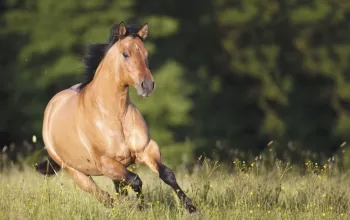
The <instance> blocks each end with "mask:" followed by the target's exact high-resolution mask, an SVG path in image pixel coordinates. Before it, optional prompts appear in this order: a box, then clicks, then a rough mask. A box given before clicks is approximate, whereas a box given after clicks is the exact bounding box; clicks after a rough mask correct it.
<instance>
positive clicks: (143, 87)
mask: <svg viewBox="0 0 350 220" xmlns="http://www.w3.org/2000/svg"><path fill="white" fill-rule="evenodd" d="M141 88H142V89H143V90H145V89H146V86H145V82H142V83H141Z"/></svg>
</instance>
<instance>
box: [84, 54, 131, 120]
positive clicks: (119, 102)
mask: <svg viewBox="0 0 350 220" xmlns="http://www.w3.org/2000/svg"><path fill="white" fill-rule="evenodd" d="M106 62H112V61H110V60H108V58H107V60H106V59H105V60H103V61H102V62H101V64H100V66H99V68H98V69H97V70H96V74H95V77H94V79H93V80H92V81H91V83H89V85H88V86H87V88H86V90H85V93H86V94H85V95H84V96H85V98H84V99H85V102H90V104H91V105H89V106H91V107H92V108H96V110H97V111H99V112H100V113H101V114H103V115H111V116H113V117H116V116H118V114H120V115H124V114H125V113H126V111H127V108H128V105H129V104H130V102H129V91H128V87H126V86H125V85H123V84H122V83H121V82H120V80H119V77H118V74H115V70H114V69H113V66H112V65H106V64H105V63H106Z"/></svg>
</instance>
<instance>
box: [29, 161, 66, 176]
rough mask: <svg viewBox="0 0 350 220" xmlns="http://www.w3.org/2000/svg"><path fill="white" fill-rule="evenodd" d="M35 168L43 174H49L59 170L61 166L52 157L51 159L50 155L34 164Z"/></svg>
mask: <svg viewBox="0 0 350 220" xmlns="http://www.w3.org/2000/svg"><path fill="white" fill-rule="evenodd" d="M35 169H36V171H38V172H39V173H41V174H43V175H48V176H51V175H54V174H56V173H57V172H58V171H60V169H61V167H60V166H59V165H58V164H57V163H56V162H55V161H54V160H53V159H51V157H48V159H47V160H44V161H42V162H40V163H38V164H37V165H36V166H35Z"/></svg>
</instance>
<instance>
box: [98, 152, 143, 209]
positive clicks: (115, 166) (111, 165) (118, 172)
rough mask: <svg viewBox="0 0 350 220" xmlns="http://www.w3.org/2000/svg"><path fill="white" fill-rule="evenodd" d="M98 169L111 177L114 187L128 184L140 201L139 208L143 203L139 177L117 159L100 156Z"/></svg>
mask: <svg viewBox="0 0 350 220" xmlns="http://www.w3.org/2000/svg"><path fill="white" fill-rule="evenodd" d="M99 169H100V171H101V173H102V174H103V175H105V176H107V177H109V178H111V179H112V180H113V182H114V184H117V185H115V186H116V188H117V186H118V187H120V186H121V185H123V184H126V185H129V186H130V187H131V188H132V189H133V190H134V191H135V192H136V194H137V198H138V199H139V201H140V206H139V207H140V208H141V207H142V206H143V204H144V197H143V195H142V181H141V179H140V177H139V176H138V175H137V174H135V173H133V172H131V171H129V170H128V169H127V168H126V167H125V166H124V165H122V164H121V163H119V162H118V161H116V160H114V159H112V158H110V157H106V156H102V157H101V159H100V168H99Z"/></svg>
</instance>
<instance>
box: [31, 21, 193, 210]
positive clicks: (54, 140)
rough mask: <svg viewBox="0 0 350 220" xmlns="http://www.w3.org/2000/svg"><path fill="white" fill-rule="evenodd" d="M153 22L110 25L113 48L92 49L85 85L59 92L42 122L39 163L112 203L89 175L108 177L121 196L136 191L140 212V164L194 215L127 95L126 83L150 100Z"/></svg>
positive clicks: (86, 60)
mask: <svg viewBox="0 0 350 220" xmlns="http://www.w3.org/2000/svg"><path fill="white" fill-rule="evenodd" d="M147 35H148V24H147V23H145V24H144V25H143V26H142V27H140V26H137V25H125V24H124V22H123V21H122V22H121V23H119V24H114V25H112V27H111V28H110V37H109V40H108V43H105V44H93V45H90V47H89V49H88V55H87V56H85V58H84V63H85V67H86V68H85V69H86V71H85V76H86V80H85V81H83V82H82V83H79V84H75V85H73V86H72V87H70V88H67V89H65V90H61V91H59V92H58V93H56V94H55V95H54V96H53V97H52V98H51V99H50V100H49V102H48V104H47V106H46V108H45V111H44V117H43V128H42V135H43V141H44V145H45V149H46V151H47V153H48V157H47V158H46V159H45V160H44V161H41V162H40V163H38V164H37V165H36V166H35V169H36V171H38V172H39V173H41V174H43V175H48V176H50V175H54V174H55V173H56V172H58V171H59V170H60V169H61V168H62V169H63V170H64V171H66V172H67V173H68V174H69V176H70V177H71V178H72V179H73V180H74V181H75V183H76V184H77V185H78V186H79V187H80V189H82V190H84V191H86V192H87V193H90V194H92V195H93V196H94V197H95V198H97V199H98V201H100V202H101V203H103V204H105V205H107V206H111V205H112V204H113V198H112V197H111V196H110V195H109V193H107V192H106V191H104V190H102V189H101V188H99V187H98V186H97V184H96V183H95V182H94V181H93V179H92V176H106V177H108V178H110V179H111V180H112V181H113V183H114V186H115V190H116V192H117V193H120V194H122V195H127V191H126V189H125V186H130V187H131V189H132V190H133V191H134V192H135V193H136V195H137V198H138V201H139V205H140V206H141V207H143V205H144V196H143V194H142V181H141V179H140V177H139V176H138V175H137V174H135V173H133V172H131V171H129V170H128V169H127V167H128V166H130V165H132V164H135V163H136V164H141V165H144V166H147V167H149V168H150V169H151V170H152V171H154V172H155V173H156V174H158V175H159V178H160V179H161V180H163V181H164V182H165V183H166V184H167V185H169V186H170V187H172V189H173V190H174V191H175V193H176V194H177V196H178V198H179V199H180V200H181V201H182V203H183V204H184V205H185V207H186V209H187V210H188V211H189V213H193V212H196V207H195V206H194V205H193V204H192V201H191V199H190V198H189V197H188V196H187V195H186V194H185V192H184V191H183V190H182V189H181V187H180V186H179V184H178V183H177V181H176V177H175V175H174V173H173V171H172V170H171V169H170V168H169V167H167V166H166V165H165V164H164V163H163V160H162V157H161V152H160V149H159V146H158V144H157V142H156V141H155V140H153V139H152V138H151V136H150V134H149V131H148V127H147V124H146V122H145V120H144V118H143V116H142V114H141V113H140V111H139V110H138V109H137V107H136V106H135V105H134V104H133V103H132V102H131V100H130V97H129V86H132V87H134V88H135V89H136V92H137V95H138V96H141V97H147V96H150V95H151V94H152V92H153V91H154V89H155V82H154V80H153V76H152V73H151V71H150V69H149V65H148V58H149V51H148V50H147V49H146V47H145V45H144V41H145V40H146V38H147Z"/></svg>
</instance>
